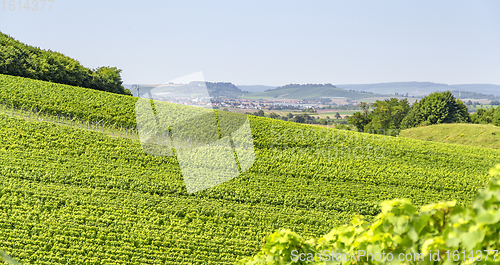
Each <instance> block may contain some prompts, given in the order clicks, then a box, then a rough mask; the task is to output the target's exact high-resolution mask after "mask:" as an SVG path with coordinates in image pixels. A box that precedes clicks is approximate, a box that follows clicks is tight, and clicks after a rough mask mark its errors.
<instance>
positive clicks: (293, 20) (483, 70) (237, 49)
mask: <svg viewBox="0 0 500 265" xmlns="http://www.w3.org/2000/svg"><path fill="white" fill-rule="evenodd" d="M17 1H18V0H16V2H17ZM21 1H22V4H23V5H24V4H25V2H26V0H21ZM7 2H8V1H7ZM2 5H3V4H1V3H0V31H2V32H3V33H6V34H9V35H11V36H13V37H15V38H16V39H18V40H20V41H22V42H24V43H27V44H30V45H34V46H37V47H41V48H43V49H51V50H55V51H58V52H62V53H64V54H66V55H68V56H70V57H72V58H75V59H77V60H79V61H80V62H81V63H82V64H83V65H84V66H87V67H90V68H95V67H99V66H105V65H106V66H107V65H109V66H117V67H118V68H120V69H122V70H123V72H122V77H123V80H124V82H125V83H128V84H133V83H142V84H144V83H152V84H156V83H163V82H166V81H169V80H172V79H175V78H177V77H180V76H183V75H187V74H191V73H193V72H197V71H203V74H204V76H205V79H206V80H208V81H229V82H233V83H235V84H242V85H243V84H246V85H248V84H263V85H284V84H288V83H332V84H362V83H378V82H396V81H430V82H440V83H447V84H461V83H490V84H500V1H493V0H492V1H457V0H454V1H428V0H423V1H310V2H306V1H257V0H254V1H148V0H141V1H125V0H122V1H114V0H113V1H102V0H101V1H96V0H86V1H76V0H55V1H54V3H53V5H52V8H51V10H50V11H48V10H47V9H48V6H49V5H50V2H48V3H47V4H46V6H45V10H44V11H26V10H25V9H23V10H21V11H19V7H18V6H16V10H15V11H9V10H8V8H9V7H8V5H7V10H5V11H3V6H2ZM17 5H18V4H17ZM40 5H41V3H40Z"/></svg>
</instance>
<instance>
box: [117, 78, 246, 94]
mask: <svg viewBox="0 0 500 265" xmlns="http://www.w3.org/2000/svg"><path fill="white" fill-rule="evenodd" d="M191 83H193V84H195V83H199V82H197V81H195V82H191ZM191 83H190V84H191ZM205 84H206V86H207V90H208V94H209V95H210V96H211V97H219V98H240V97H242V96H243V95H245V94H248V93H249V92H248V91H242V90H241V89H239V88H238V87H237V86H235V85H234V84H233V83H230V82H205ZM133 86H134V85H132V84H125V85H124V87H125V88H129V89H130V90H131V92H132V94H133V95H134V96H137V90H136V89H135V88H133ZM157 86H159V84H158V85H153V84H141V85H139V87H140V91H141V94H142V93H146V92H147V91H148V90H151V89H154V88H155V87H157Z"/></svg>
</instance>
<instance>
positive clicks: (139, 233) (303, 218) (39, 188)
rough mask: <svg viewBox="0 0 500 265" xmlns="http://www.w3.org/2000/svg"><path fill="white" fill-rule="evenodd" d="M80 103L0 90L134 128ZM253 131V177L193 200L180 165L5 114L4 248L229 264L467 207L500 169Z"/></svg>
mask: <svg viewBox="0 0 500 265" xmlns="http://www.w3.org/2000/svg"><path fill="white" fill-rule="evenodd" d="M38 89H41V91H42V92H35V91H38ZM50 89H53V91H52V92H51V90H50ZM72 89H76V88H73V87H68V86H63V85H56V84H50V83H46V82H41V81H33V80H25V79H19V78H13V77H9V76H0V91H2V93H0V95H1V96H2V98H1V99H2V100H10V102H13V103H15V104H17V105H19V106H22V105H23V104H24V106H28V105H30V104H40V107H42V109H44V110H48V111H49V110H50V111H51V112H55V113H62V112H63V111H67V112H70V113H72V114H74V115H79V117H80V118H82V119H89V120H93V119H107V121H108V122H109V123H111V124H113V122H116V123H118V122H122V123H123V124H128V125H130V126H133V125H134V123H135V122H134V112H133V109H134V108H133V106H134V104H135V102H134V101H131V98H130V97H126V96H120V95H116V94H112V93H105V92H98V91H94V90H90V89H88V91H87V90H85V91H84V90H82V91H81V92H84V93H86V94H85V96H79V94H80V93H71V92H72ZM43 91H45V93H47V97H35V96H33V95H35V94H34V93H44V92H43ZM58 98H60V100H59V101H56V100H55V99H58ZM89 98H90V99H89ZM51 99H52V101H51ZM92 99H94V100H92ZM51 102H52V103H51ZM75 106H78V107H75ZM113 108H118V109H119V111H118V112H117V113H118V114H117V115H116V116H113V112H111V110H112V109H113ZM249 119H250V125H251V128H252V135H253V141H254V145H255V148H256V149H255V152H256V160H255V163H254V164H253V166H252V167H251V168H250V169H249V170H248V171H247V172H245V173H243V174H242V175H240V176H239V177H237V178H235V179H233V180H231V181H229V182H226V183H224V184H222V185H219V186H216V187H213V188H210V189H207V190H204V191H201V192H198V193H194V194H188V193H187V192H186V188H185V186H184V184H183V179H182V176H181V171H180V168H179V164H178V161H177V159H176V158H175V157H155V156H149V155H146V154H145V153H144V152H143V151H142V149H141V145H140V143H139V142H138V141H136V140H132V139H127V138H112V137H110V136H107V135H104V134H101V133H97V132H88V131H83V130H79V129H72V128H69V127H66V126H61V125H55V124H51V123H46V122H36V121H35V122H33V121H26V120H23V119H20V118H16V117H8V116H5V115H3V114H1V115H0V180H1V183H2V185H0V194H1V197H0V198H1V200H2V201H1V203H0V207H2V211H0V212H1V214H0V242H1V244H0V245H1V248H2V249H4V250H6V251H7V252H8V253H9V254H11V255H12V256H14V257H15V258H18V259H20V260H21V261H22V262H23V263H24V264H67V263H69V264H158V263H161V264H232V263H234V261H236V260H237V259H239V258H241V257H244V256H252V255H253V254H254V253H255V252H256V251H257V250H258V249H259V248H260V247H261V244H262V238H263V237H264V236H265V235H268V234H270V233H272V232H274V231H275V230H276V229H278V228H289V229H292V230H293V231H296V232H298V233H300V234H301V235H303V236H305V237H317V236H320V235H323V234H325V233H327V232H328V231H330V229H331V228H332V227H333V226H334V225H336V224H344V223H346V222H348V221H350V219H351V217H352V216H353V215H355V214H362V215H365V216H366V217H367V219H368V220H371V219H372V218H373V216H375V215H376V214H378V213H380V212H381V209H380V206H379V202H381V201H384V200H388V199H393V198H409V199H411V200H412V201H413V202H414V203H415V204H416V205H417V206H420V205H424V204H427V203H431V202H438V201H443V200H452V199H456V200H457V201H458V203H459V204H468V203H470V201H471V199H472V198H473V197H474V196H475V194H476V192H477V190H478V189H479V188H481V187H483V186H484V184H485V183H486V182H487V181H488V180H489V178H490V177H489V175H488V174H487V172H488V169H489V168H491V167H492V166H493V165H495V164H496V163H498V161H500V151H497V150H491V149H485V148H478V147H468V146H460V145H447V144H442V143H434V142H423V141H417V140H411V139H405V138H402V137H400V138H394V137H384V136H381V135H368V134H362V133H356V132H351V131H338V130H332V129H326V128H320V127H313V126H307V125H301V124H296V123H290V122H282V121H277V120H272V119H267V118H259V117H253V116H249Z"/></svg>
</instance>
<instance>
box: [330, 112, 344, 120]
mask: <svg viewBox="0 0 500 265" xmlns="http://www.w3.org/2000/svg"><path fill="white" fill-rule="evenodd" d="M327 118H328V119H329V117H327ZM340 118H342V117H341V116H340V113H338V112H337V113H335V119H337V120H338V119H340Z"/></svg>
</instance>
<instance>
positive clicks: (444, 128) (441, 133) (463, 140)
mask: <svg viewBox="0 0 500 265" xmlns="http://www.w3.org/2000/svg"><path fill="white" fill-rule="evenodd" d="M401 137H405V138H410V139H417V140H424V141H433V142H442V143H450V144H460V145H469V146H478V147H486V148H494V149H500V127H498V126H494V125H491V124H439V125H432V126H423V127H418V128H412V129H407V130H403V131H401Z"/></svg>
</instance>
